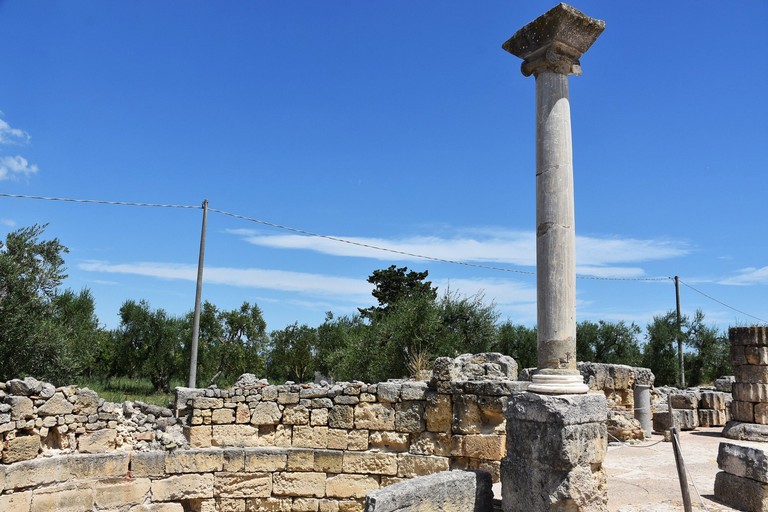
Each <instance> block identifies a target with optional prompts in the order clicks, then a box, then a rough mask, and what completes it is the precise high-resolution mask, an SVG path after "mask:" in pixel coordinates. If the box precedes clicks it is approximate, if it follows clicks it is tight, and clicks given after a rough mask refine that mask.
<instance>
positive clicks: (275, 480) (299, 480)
mask: <svg viewBox="0 0 768 512" xmlns="http://www.w3.org/2000/svg"><path fill="white" fill-rule="evenodd" d="M272 494H273V495H274V496H314V497H316V498H322V497H323V496H325V473H316V472H296V473H275V474H274V475H273V476H272Z"/></svg>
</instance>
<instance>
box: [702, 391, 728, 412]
mask: <svg viewBox="0 0 768 512" xmlns="http://www.w3.org/2000/svg"><path fill="white" fill-rule="evenodd" d="M699 409H719V410H724V409H725V393H722V392H720V391H702V392H701V393H700V396H699Z"/></svg>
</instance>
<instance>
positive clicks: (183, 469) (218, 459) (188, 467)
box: [165, 449, 224, 474]
mask: <svg viewBox="0 0 768 512" xmlns="http://www.w3.org/2000/svg"><path fill="white" fill-rule="evenodd" d="M223 467H224V452H223V451H222V450H217V449H209V450H176V451H173V452H170V453H168V454H167V455H166V456H165V472H166V473H168V474H175V473H210V472H214V471H221V470H222V468H223Z"/></svg>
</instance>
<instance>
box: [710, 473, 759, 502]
mask: <svg viewBox="0 0 768 512" xmlns="http://www.w3.org/2000/svg"><path fill="white" fill-rule="evenodd" d="M715 498H717V499H718V500H719V501H722V502H723V503H726V504H728V505H730V506H731V507H734V508H736V509H739V510H749V511H750V512H768V484H764V483H761V482H757V481H755V480H752V479H750V478H744V477H740V476H736V475H731V474H729V473H727V472H725V471H721V472H719V473H718V474H717V475H715Z"/></svg>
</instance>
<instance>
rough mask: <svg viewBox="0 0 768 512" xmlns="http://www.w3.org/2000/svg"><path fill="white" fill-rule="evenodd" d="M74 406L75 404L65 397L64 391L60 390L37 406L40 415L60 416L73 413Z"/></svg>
mask: <svg viewBox="0 0 768 512" xmlns="http://www.w3.org/2000/svg"><path fill="white" fill-rule="evenodd" d="M74 408H75V406H74V405H72V404H71V403H70V402H69V400H67V399H66V398H64V393H61V392H58V393H54V395H53V396H52V397H51V398H49V399H48V400H46V402H45V403H44V404H43V405H41V406H40V407H38V408H37V414H38V415H40V416H59V415H64V414H70V413H72V410H73V409H74Z"/></svg>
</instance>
